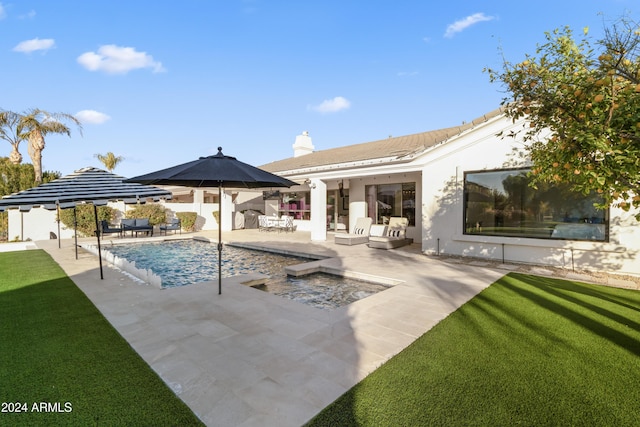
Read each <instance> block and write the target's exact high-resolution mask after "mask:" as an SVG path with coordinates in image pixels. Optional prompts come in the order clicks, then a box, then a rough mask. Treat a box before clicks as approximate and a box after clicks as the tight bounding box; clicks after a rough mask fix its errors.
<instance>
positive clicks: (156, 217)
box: [125, 203, 167, 225]
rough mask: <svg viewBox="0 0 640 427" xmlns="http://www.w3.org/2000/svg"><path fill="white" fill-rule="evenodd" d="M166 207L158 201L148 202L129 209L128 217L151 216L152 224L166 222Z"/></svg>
mask: <svg viewBox="0 0 640 427" xmlns="http://www.w3.org/2000/svg"><path fill="white" fill-rule="evenodd" d="M166 211H167V210H166V208H165V207H164V206H162V205H160V204H158V203H147V204H144V205H136V206H135V207H134V208H133V209H130V210H127V213H126V215H125V216H126V217H127V218H149V224H150V225H158V224H164V223H165V222H167V213H166Z"/></svg>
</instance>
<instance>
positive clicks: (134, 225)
mask: <svg viewBox="0 0 640 427" xmlns="http://www.w3.org/2000/svg"><path fill="white" fill-rule="evenodd" d="M120 227H121V228H122V233H123V234H125V235H126V234H127V231H130V232H131V236H132V237H133V233H136V237H137V236H138V233H140V232H145V233H147V234H150V235H152V236H153V226H152V225H151V224H149V218H131V219H123V220H121V221H120Z"/></svg>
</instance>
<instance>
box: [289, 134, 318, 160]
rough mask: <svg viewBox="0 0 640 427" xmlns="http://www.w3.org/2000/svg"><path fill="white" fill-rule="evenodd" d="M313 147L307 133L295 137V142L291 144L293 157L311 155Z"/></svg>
mask: <svg viewBox="0 0 640 427" xmlns="http://www.w3.org/2000/svg"><path fill="white" fill-rule="evenodd" d="M314 148H315V147H314V146H313V144H312V143H311V137H310V136H309V132H308V131H306V130H305V131H304V132H302V135H298V136H296V142H295V144H293V157H300V156H304V155H305V154H311V153H313V149H314Z"/></svg>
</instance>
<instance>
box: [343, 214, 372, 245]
mask: <svg viewBox="0 0 640 427" xmlns="http://www.w3.org/2000/svg"><path fill="white" fill-rule="evenodd" d="M372 222H373V220H372V219H371V218H368V217H364V218H358V219H357V220H356V224H355V225H354V227H353V231H352V232H351V233H348V234H345V233H336V235H335V240H334V241H335V243H337V244H339V245H359V244H362V243H367V242H368V241H369V231H370V230H371V223H372Z"/></svg>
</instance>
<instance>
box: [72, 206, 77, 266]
mask: <svg viewBox="0 0 640 427" xmlns="http://www.w3.org/2000/svg"><path fill="white" fill-rule="evenodd" d="M73 239H74V240H75V247H76V259H78V211H76V207H75V206H74V207H73Z"/></svg>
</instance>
